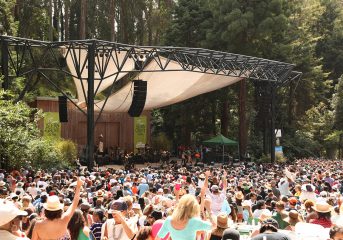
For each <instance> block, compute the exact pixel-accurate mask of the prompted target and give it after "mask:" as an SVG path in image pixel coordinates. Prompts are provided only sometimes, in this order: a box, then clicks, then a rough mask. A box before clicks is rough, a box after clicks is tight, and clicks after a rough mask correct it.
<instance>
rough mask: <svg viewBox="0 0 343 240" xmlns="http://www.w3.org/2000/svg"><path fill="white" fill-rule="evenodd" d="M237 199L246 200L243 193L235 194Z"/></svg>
mask: <svg viewBox="0 0 343 240" xmlns="http://www.w3.org/2000/svg"><path fill="white" fill-rule="evenodd" d="M235 198H236V199H239V200H242V199H243V198H244V195H243V193H242V192H236V193H235Z"/></svg>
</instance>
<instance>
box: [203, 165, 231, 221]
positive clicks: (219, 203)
mask: <svg viewBox="0 0 343 240" xmlns="http://www.w3.org/2000/svg"><path fill="white" fill-rule="evenodd" d="M205 176H206V178H205V183H204V188H205V189H206V196H208V197H209V198H210V199H211V202H212V204H211V210H212V213H213V214H214V215H215V216H217V215H218V214H219V213H220V212H221V211H222V207H223V203H224V201H225V200H226V189H227V179H226V176H227V173H226V171H225V170H224V171H223V178H222V184H223V189H222V191H219V187H218V185H212V186H211V191H209V190H208V178H209V176H211V172H210V171H206V172H205ZM229 208H230V206H229ZM230 212H231V210H230ZM229 214H230V213H229Z"/></svg>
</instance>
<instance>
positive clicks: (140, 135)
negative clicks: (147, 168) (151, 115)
mask: <svg viewBox="0 0 343 240" xmlns="http://www.w3.org/2000/svg"><path fill="white" fill-rule="evenodd" d="M147 124H148V123H147V117H146V116H140V117H135V118H134V126H133V127H134V135H133V139H134V140H133V145H134V146H135V149H134V151H135V152H137V148H139V147H144V146H145V144H146V143H147V129H148V126H147Z"/></svg>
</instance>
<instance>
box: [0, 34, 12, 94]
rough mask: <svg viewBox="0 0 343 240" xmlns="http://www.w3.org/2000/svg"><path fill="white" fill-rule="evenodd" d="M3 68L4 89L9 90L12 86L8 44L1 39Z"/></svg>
mask: <svg viewBox="0 0 343 240" xmlns="http://www.w3.org/2000/svg"><path fill="white" fill-rule="evenodd" d="M1 68H2V75H3V76H4V79H3V82H2V87H3V89H5V90H7V89H9V85H10V84H9V77H8V42H7V41H6V40H5V39H4V38H1Z"/></svg>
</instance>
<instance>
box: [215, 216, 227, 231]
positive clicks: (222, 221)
mask: <svg viewBox="0 0 343 240" xmlns="http://www.w3.org/2000/svg"><path fill="white" fill-rule="evenodd" d="M217 226H218V227H220V228H228V227H229V226H228V216H227V214H225V213H220V214H219V215H218V216H217Z"/></svg>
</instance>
